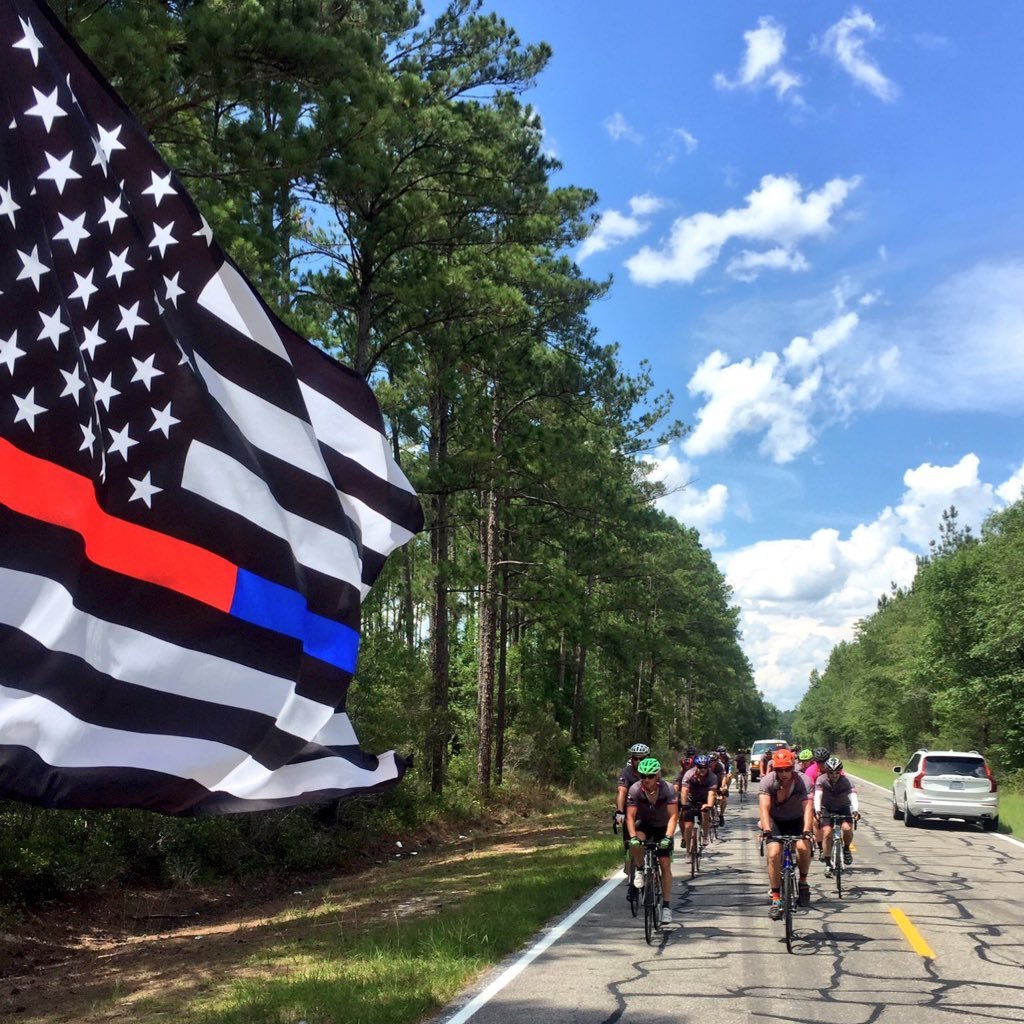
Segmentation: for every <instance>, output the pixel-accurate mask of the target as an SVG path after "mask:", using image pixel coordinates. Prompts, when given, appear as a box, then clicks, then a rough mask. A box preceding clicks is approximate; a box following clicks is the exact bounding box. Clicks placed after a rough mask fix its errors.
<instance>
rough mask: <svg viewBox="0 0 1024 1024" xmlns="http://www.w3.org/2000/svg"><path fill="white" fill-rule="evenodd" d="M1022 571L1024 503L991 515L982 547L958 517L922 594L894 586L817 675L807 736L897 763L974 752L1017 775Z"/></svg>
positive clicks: (1022, 712) (927, 564) (920, 580)
mask: <svg viewBox="0 0 1024 1024" xmlns="http://www.w3.org/2000/svg"><path fill="white" fill-rule="evenodd" d="M1022 569H1024V499H1022V500H1018V501H1017V502H1016V503H1015V504H1013V505H1011V506H1010V507H1009V508H1006V509H1003V510H1002V511H999V512H995V513H993V514H992V515H991V516H989V518H988V519H987V520H986V521H985V523H984V525H983V527H982V531H981V537H980V538H976V537H974V536H973V535H972V534H971V532H970V531H969V530H966V529H961V528H960V527H959V525H958V516H957V512H956V509H955V508H950V509H948V510H947V511H946V512H944V513H943V517H942V522H941V524H940V526H939V540H938V541H936V542H933V543H932V544H931V546H930V553H929V555H928V556H927V557H925V558H922V559H920V560H919V562H918V571H917V575H916V577H915V579H914V582H913V585H912V586H911V587H910V588H909V589H908V590H900V589H898V588H896V587H894V588H893V591H892V594H891V595H886V596H885V598H884V599H882V600H880V601H879V603H878V608H877V610H876V612H875V614H874V615H872V616H870V617H869V618H868V619H865V620H864V621H863V622H861V623H860V624H859V626H858V629H857V636H856V639H855V641H854V642H853V643H849V644H840V645H839V646H838V647H836V648H835V649H834V650H833V651H832V655H831V657H830V658H829V662H828V666H827V668H826V671H825V672H824V673H823V674H822V675H821V676H820V677H819V676H817V675H816V674H812V677H811V685H810V688H809V689H808V691H807V694H806V695H805V697H804V699H803V701H802V702H801V704H800V708H799V709H798V715H797V727H798V728H799V730H800V731H801V734H802V735H811V736H817V737H821V738H822V739H823V740H824V741H825V742H826V743H828V744H830V745H833V746H840V745H841V746H843V747H844V748H845V749H847V750H852V751H856V752H857V753H858V754H863V755H866V756H869V757H873V756H880V755H882V754H884V753H889V754H891V755H892V756H893V757H894V758H895V760H897V761H898V760H900V759H902V758H904V757H905V756H906V753H907V751H909V750H913V749H915V748H916V747H919V746H933V747H935V746H944V747H954V748H968V749H971V748H974V749H978V750H981V751H983V752H984V753H985V754H986V756H987V757H988V759H989V760H990V761H991V762H992V763H993V764H994V765H995V766H996V767H997V768H998V769H1000V770H1002V769H1009V770H1016V769H1017V767H1018V766H1019V765H1020V764H1021V763H1022V762H1024V614H1022V612H1021V609H1022V607H1024V605H1022V598H1024V585H1022V582H1021V580H1022V575H1021V570H1022ZM894 763H895V762H894Z"/></svg>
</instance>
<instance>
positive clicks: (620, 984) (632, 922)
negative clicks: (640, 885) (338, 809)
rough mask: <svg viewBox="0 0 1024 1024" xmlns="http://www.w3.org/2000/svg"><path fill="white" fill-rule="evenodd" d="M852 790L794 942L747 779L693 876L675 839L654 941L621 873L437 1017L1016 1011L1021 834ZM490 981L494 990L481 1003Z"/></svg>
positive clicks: (943, 1016)
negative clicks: (854, 821) (851, 807)
mask: <svg viewBox="0 0 1024 1024" xmlns="http://www.w3.org/2000/svg"><path fill="white" fill-rule="evenodd" d="M858 793H859V795H860V798H861V811H862V813H863V816H864V818H863V820H862V821H861V823H860V827H859V829H858V831H857V834H856V839H855V849H856V852H855V855H854V856H855V862H854V866H853V867H852V868H851V869H849V871H848V872H847V873H846V874H845V875H844V878H843V882H844V886H843V888H844V891H843V897H842V899H839V898H837V897H836V893H835V887H834V884H833V883H832V882H831V881H829V880H826V879H825V878H824V875H823V872H822V865H820V864H815V866H814V868H813V869H812V872H811V878H810V881H811V888H812V905H811V906H810V907H809V908H807V909H805V910H801V911H799V912H798V915H797V918H796V932H797V939H798V941H797V943H796V945H795V946H794V952H793V953H792V954H789V953H787V952H786V945H785V937H784V934H783V924H782V922H781V921H779V922H774V921H771V920H770V919H769V917H768V896H767V875H766V872H765V868H764V861H763V860H762V859H761V858H760V856H759V855H758V841H757V838H756V831H755V830H756V811H755V807H754V801H753V800H752V799H751V795H750V794H748V796H747V801H746V804H745V806H743V807H738V806H736V802H735V800H734V801H733V806H730V808H729V816H728V817H729V822H728V824H729V827H728V828H727V829H726V831H725V833H724V837H723V838H722V839H720V840H719V841H718V842H717V843H716V844H714V845H713V846H712V848H711V850H710V851H709V854H708V856H707V857H705V858H704V861H703V870H702V872H701V874H700V875H699V877H698V878H697V879H696V880H695V881H693V882H689V881H688V880H685V881H684V880H682V878H681V876H682V873H683V867H684V865H683V863H682V858H681V856H680V855H679V854H678V853H677V856H676V863H675V866H674V870H675V872H676V876H677V880H676V885H675V887H674V892H673V899H672V905H673V911H674V917H675V923H674V924H672V925H670V926H666V928H665V929H664V932H663V935H662V936H661V937H660V938H658V939H656V940H655V944H654V945H652V946H648V945H647V944H646V942H645V941H644V934H643V919H642V916H641V917H638V918H635V919H634V918H633V917H631V916H630V913H629V908H628V905H627V903H626V900H625V888H624V879H622V878H621V876H620V877H619V879H618V880H617V881H616V883H615V885H614V888H613V889H612V890H611V891H610V892H609V893H608V894H607V895H606V896H605V897H604V898H603V899H598V897H597V895H596V894H595V896H594V897H593V899H594V900H595V905H594V906H593V907H591V908H590V909H585V910H584V912H583V913H582V915H581V916H580V917H579V919H578V920H577V921H575V923H572V924H571V926H570V927H568V928H566V929H565V930H564V934H559V933H560V932H561V931H562V929H558V928H556V930H555V934H559V937H558V938H557V939H556V940H555V941H552V942H551V944H550V946H548V948H546V949H545V950H544V951H543V952H541V953H540V954H539V955H537V954H536V951H534V954H533V956H534V958H533V959H532V960H531V961H530V962H528V963H527V964H526V966H525V967H524V966H523V964H522V962H520V963H519V964H518V965H517V966H514V967H513V970H512V972H511V973H512V974H513V975H514V976H513V977H512V978H511V980H508V975H507V973H505V972H507V971H508V968H509V967H510V965H514V964H515V961H514V960H513V961H510V962H509V963H507V964H504V965H502V967H500V968H498V969H497V970H496V971H494V972H492V973H491V974H490V975H488V976H487V977H485V978H483V979H481V981H480V983H479V984H478V985H477V986H475V987H474V989H473V990H472V991H470V992H467V993H465V994H464V995H463V997H462V998H461V999H460V1000H459V1001H458V1002H457V1003H456V1004H454V1005H453V1006H451V1007H449V1008H448V1009H447V1010H446V1011H445V1012H444V1013H443V1014H442V1015H441V1016H439V1017H438V1018H436V1020H437V1021H438V1022H439V1024H440V1022H451V1024H464V1022H465V1021H472V1024H518V1022H523V1024H525V1022H527V1021H529V1022H531V1024H535V1022H542V1024H614V1022H616V1021H623V1022H634V1021H635V1022H638V1024H641V1022H642V1024H670V1022H671V1024H687V1022H690V1021H694V1022H696V1021H700V1022H702V1024H707V1022H711V1021H713V1022H714V1024H732V1022H740V1021H742V1022H744V1024H749V1022H752V1021H753V1022H759V1021H764V1022H768V1021H787V1022H807V1024H874V1022H883V1024H938V1022H943V1024H950V1022H954V1021H965V1020H978V1021H981V1020H985V1021H992V1020H1012V1021H1021V1020H1024V970H1022V968H1024V900H1022V896H1024V845H1022V844H1015V843H1013V842H1010V841H1007V840H1006V839H1005V838H1001V837H999V836H996V835H992V834H989V833H984V832H982V831H980V829H977V828H972V827H969V826H966V825H964V824H961V823H929V824H927V825H925V826H924V827H922V828H906V827H905V826H904V825H903V823H902V822H898V821H894V820H893V818H892V813H891V808H890V803H889V798H888V794H887V793H886V792H884V791H882V790H880V789H877V788H875V787H872V786H870V785H868V784H866V783H862V784H860V785H859V786H858ZM612 841H613V840H612V837H611V836H609V843H610V844H611V843H612ZM616 841H617V840H616ZM614 849H615V848H614V847H613V850H614ZM893 911H895V912H896V914H895V915H894V913H893ZM900 912H902V914H903V915H904V918H903V927H902V928H901V926H900V924H899V923H898V922H897V917H899V915H900ZM552 937H553V936H552V935H551V934H549V935H548V938H547V940H545V941H551V939H552ZM538 938H543V936H539V937H538ZM915 947H916V948H915ZM527 959H529V958H527ZM516 972H518V973H516ZM488 987H490V989H491V990H494V989H497V991H493V994H490V993H486V994H487V995H488V998H487V999H486V1001H485V1002H482V1004H481V1002H480V997H481V993H484V992H485V990H486V989H488Z"/></svg>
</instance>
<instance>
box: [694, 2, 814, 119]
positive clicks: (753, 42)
mask: <svg viewBox="0 0 1024 1024" xmlns="http://www.w3.org/2000/svg"><path fill="white" fill-rule="evenodd" d="M743 41H744V42H745V43H746V45H747V49H746V52H745V54H744V56H743V63H742V65H741V66H740V69H739V71H738V73H737V75H736V78H734V79H730V78H728V77H727V76H726V75H724V74H722V73H721V72H719V73H718V74H716V75H715V77H714V83H715V88H716V89H751V90H758V89H763V88H771V89H774V90H775V95H776V96H777V97H778V98H779V99H783V98H786V97H787V94H788V98H789V99H790V100H792V101H793V102H795V103H797V104H799V103H800V102H801V100H800V96H799V93H798V92H797V91H796V90H797V89H799V88H800V86H801V85H802V84H803V82H802V80H801V78H800V76H799V75H796V74H793V72H791V71H788V70H787V69H786V68H784V67H783V66H782V58H783V57H784V56H785V55H786V30H785V29H784V28H783V27H782V26H781V25H780V24H779V23H778V22H777V21H775V19H774V18H768V17H765V18H759V19H758V21H757V28H754V29H750V30H749V31H747V32H744V33H743Z"/></svg>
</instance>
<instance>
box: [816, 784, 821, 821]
mask: <svg viewBox="0 0 1024 1024" xmlns="http://www.w3.org/2000/svg"><path fill="white" fill-rule="evenodd" d="M819 814H821V787H820V786H815V787H814V815H815V817H817V816H818V815H819Z"/></svg>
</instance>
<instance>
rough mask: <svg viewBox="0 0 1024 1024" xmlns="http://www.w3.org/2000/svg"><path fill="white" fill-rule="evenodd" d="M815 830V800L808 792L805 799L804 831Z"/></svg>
mask: <svg viewBox="0 0 1024 1024" xmlns="http://www.w3.org/2000/svg"><path fill="white" fill-rule="evenodd" d="M813 830H814V801H813V800H812V799H811V795H810V793H808V794H807V799H806V800H805V801H804V831H805V832H812V831H813Z"/></svg>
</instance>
